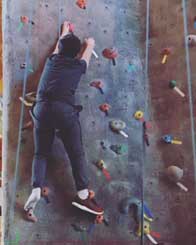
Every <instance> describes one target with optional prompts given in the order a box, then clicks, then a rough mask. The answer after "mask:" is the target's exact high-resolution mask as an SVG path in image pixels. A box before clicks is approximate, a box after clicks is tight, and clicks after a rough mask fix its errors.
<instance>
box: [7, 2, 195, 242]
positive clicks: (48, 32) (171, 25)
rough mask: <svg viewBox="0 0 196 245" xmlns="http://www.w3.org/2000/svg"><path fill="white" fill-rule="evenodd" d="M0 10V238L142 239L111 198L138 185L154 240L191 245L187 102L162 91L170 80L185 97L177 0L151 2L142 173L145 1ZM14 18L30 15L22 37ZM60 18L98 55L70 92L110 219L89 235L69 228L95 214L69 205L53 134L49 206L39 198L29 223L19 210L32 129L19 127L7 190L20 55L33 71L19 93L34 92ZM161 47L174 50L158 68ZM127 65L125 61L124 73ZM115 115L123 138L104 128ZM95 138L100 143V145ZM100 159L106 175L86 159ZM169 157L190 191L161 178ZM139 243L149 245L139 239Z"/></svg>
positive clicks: (68, 184)
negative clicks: (171, 141)
mask: <svg viewBox="0 0 196 245" xmlns="http://www.w3.org/2000/svg"><path fill="white" fill-rule="evenodd" d="M194 5H195V4H194V3H193V1H190V2H189V5H188V7H189V11H190V13H194V8H195V7H196V6H194ZM4 10H5V11H4V19H6V20H7V21H5V22H4V30H5V31H6V34H5V35H4V49H5V52H4V60H5V64H6V66H5V67H4V81H6V82H5V91H6V95H5V99H4V101H6V102H5V104H4V105H5V110H4V112H5V114H4V115H5V116H4V117H5V121H4V125H6V126H5V133H4V137H5V143H4V145H5V147H4V152H5V151H7V152H8V154H6V156H4V162H5V164H4V169H5V171H4V186H5V190H6V202H5V204H6V205H5V208H4V223H5V226H4V231H3V234H4V240H5V242H7V243H9V241H14V240H16V238H18V240H19V241H18V244H30V245H31V244H32V245H33V244H54V245H56V244H66V245H68V244H97V245H99V244H101V245H102V244H107V245H108V244H120V245H121V244H122V245H123V244H125V245H126V244H132V245H134V244H140V238H138V237H137V236H135V235H134V233H133V228H134V220H133V218H132V216H131V215H122V214H121V213H120V212H119V203H120V201H121V200H122V199H123V198H124V197H134V196H135V197H138V198H141V194H142V187H143V189H144V199H145V201H146V202H147V203H148V205H149V207H150V208H151V210H152V212H153V214H154V216H155V219H154V222H153V223H152V230H153V231H156V232H159V233H160V234H161V238H160V239H157V240H159V241H160V242H162V244H164V245H170V244H172V245H174V244H175V245H184V244H187V245H195V244H196V236H195V231H194V227H195V218H196V210H194V205H195V201H194V198H195V195H194V184H195V181H194V172H193V160H192V148H191V135H190V120H189V109H188V99H187V97H186V98H185V99H181V98H180V97H179V96H178V95H177V94H175V92H174V91H171V90H169V89H168V81H169V80H172V79H175V80H177V81H178V84H179V86H180V87H182V90H183V91H185V93H186V94H187V95H188V93H187V79H186V67H185V50H184V36H183V35H184V31H183V17H182V13H181V1H176V0H174V1H172V3H170V1H168V0H167V1H164V2H163V1H157V0H156V1H151V8H150V42H151V44H152V47H151V48H150V59H149V60H150V65H149V85H150V86H149V89H150V90H149V91H150V103H149V113H148V112H146V114H145V117H146V118H150V120H151V124H152V129H150V130H149V134H150V143H151V146H150V147H149V148H147V150H146V153H147V154H146V159H145V165H144V173H143V175H142V165H143V160H144V159H143V140H142V124H141V123H140V122H137V121H136V120H135V119H134V117H133V114H134V112H135V111H136V110H144V107H145V102H146V91H145V87H146V86H147V84H146V81H145V79H144V63H145V60H144V57H145V15H146V5H145V3H140V1H134V0H132V1H125V0H124V1H117V0H100V1H94V2H92V1H88V6H87V9H86V10H81V9H79V8H78V7H77V6H76V5H75V2H74V1H71V0H67V1H64V0H61V1H60V0H59V1H58V0H55V1H53V2H52V3H51V2H49V1H46V0H36V1H29V2H28V4H27V3H26V2H24V1H22V0H18V1H17V4H15V1H14V0H10V1H9V2H7V3H4ZM21 15H27V16H31V15H32V21H34V22H35V25H33V26H32V35H31V34H30V35H29V34H28V30H29V28H30V27H29V25H27V26H25V27H23V28H22V30H20V31H18V28H17V27H18V25H19V20H20V16H21ZM192 15H193V14H192ZM192 15H191V14H189V16H190V20H189V27H190V31H191V32H194V31H195V30H193V27H192V26H193V21H192V19H193V18H192V17H194V16H192ZM191 16H192V17H191ZM64 19H70V20H71V21H72V22H74V23H75V26H76V33H77V34H78V35H79V36H80V37H81V38H84V37H86V36H93V37H95V40H96V48H95V49H96V51H97V53H98V54H99V56H100V57H99V59H98V60H95V58H92V62H91V64H90V67H89V70H88V73H87V74H86V75H85V76H84V77H83V80H82V81H81V85H80V87H79V89H78V93H77V97H78V101H79V102H80V103H82V104H83V106H84V111H83V112H82V113H81V123H82V128H83V138H84V145H85V150H86V157H87V160H88V166H89V174H90V177H91V186H92V188H93V189H94V190H95V191H96V193H97V199H98V200H99V202H100V203H101V204H102V205H103V207H104V208H105V211H106V214H107V216H108V218H109V226H106V225H104V224H101V225H96V226H95V228H94V229H93V231H92V232H91V233H88V232H77V231H76V230H75V229H74V228H73V226H72V225H73V224H77V225H82V226H84V227H85V228H86V229H88V228H89V227H90V226H91V225H92V224H93V222H94V217H91V216H88V215H87V214H85V213H82V212H80V211H78V210H76V209H74V208H73V207H71V200H72V198H73V197H74V195H75V189H74V184H73V179H72V176H71V170H70V165H69V162H68V160H67V158H66V157H65V152H64V149H63V148H62V143H61V142H60V140H59V139H58V138H56V141H55V144H54V149H53V158H51V161H50V162H49V168H48V186H49V187H50V188H51V196H50V204H46V202H45V200H42V201H41V202H40V203H39V205H38V207H37V209H36V214H37V216H38V218H39V221H38V223H36V224H31V223H28V222H27V221H26V220H25V219H24V217H23V212H22V206H23V205H24V202H25V201H26V199H27V197H28V195H29V193H30V177H31V164H32V155H33V138H32V131H25V132H23V133H22V140H21V149H20V159H19V160H20V161H19V171H18V174H17V182H16V183H17V188H16V195H15V193H14V192H13V190H14V188H13V187H14V183H15V182H14V174H15V171H16V168H15V166H16V148H17V137H18V122H19V117H20V110H21V104H20V102H19V100H18V97H19V96H21V94H22V84H23V82H24V81H23V79H24V70H21V69H20V64H21V63H24V62H26V61H25V52H26V50H27V47H28V45H29V46H30V47H29V48H30V60H29V62H30V64H31V67H32V69H33V70H34V72H33V73H29V76H28V81H27V91H33V90H36V87H37V83H38V81H39V77H40V73H41V70H42V67H43V62H44V60H45V58H46V56H47V55H48V54H49V52H50V51H51V49H52V47H53V46H54V43H55V41H56V38H57V33H58V25H59V24H60V23H62V22H63V20H64ZM13 33H14V34H15V35H14V36H13ZM13 37H14V38H13ZM16 40H17V43H16ZM26 40H28V43H27V42H26ZM110 46H115V47H117V48H118V50H119V57H118V59H117V66H115V67H114V66H112V63H110V62H109V61H107V60H105V59H104V58H103V57H102V56H101V52H102V50H103V49H104V48H105V47H110ZM165 46H172V47H173V49H174V54H172V55H171V58H170V57H169V59H168V62H167V64H166V65H161V64H160V63H161V62H160V61H161V56H160V52H161V50H162V49H163V48H164V47H165ZM193 52H196V51H194V50H192V52H191V62H192V64H193V65H194V62H195V60H194V59H195V58H194V57H196V56H195V55H194V53H193ZM177 61H178V62H177ZM129 63H131V64H132V65H133V69H132V70H131V69H130V66H129ZM193 75H194V74H193ZM193 78H194V76H193ZM93 79H102V80H103V81H104V84H105V87H104V92H105V94H104V95H101V94H100V93H99V91H97V90H95V89H94V88H92V87H90V86H89V83H90V81H92V80H93ZM194 86H195V85H194ZM147 87H148V86H147ZM104 102H107V103H109V104H110V105H111V106H112V108H111V111H110V113H109V116H108V117H106V116H105V115H104V114H102V112H100V111H99V108H98V107H99V105H100V104H102V103H104ZM113 118H119V119H122V120H124V121H125V122H126V123H127V128H126V129H125V131H126V132H127V133H128V134H129V136H130V137H129V139H128V140H126V139H125V138H123V137H122V136H120V135H116V134H114V133H113V132H111V131H110V129H109V127H108V122H109V121H110V120H111V119H113ZM28 120H29V116H28V110H27V109H25V116H24V123H26V122H27V121H28ZM166 133H171V134H173V135H175V136H176V137H178V138H179V139H182V141H183V145H182V146H176V145H165V144H163V143H162V142H161V140H160V138H161V136H162V135H164V134H166ZM101 141H103V142H104V144H105V146H106V149H103V148H102V146H101V144H100V143H101ZM113 144H121V145H122V146H124V149H125V151H124V153H123V154H122V155H117V154H116V153H114V152H113V151H111V149H110V146H111V145H113ZM99 159H103V160H104V161H105V163H106V165H107V169H108V171H109V172H110V174H111V177H112V179H111V181H110V182H108V181H107V180H106V179H105V177H104V176H103V174H102V173H101V172H100V171H99V170H98V169H97V168H96V167H95V166H94V162H95V161H97V160H99ZM171 164H176V165H177V166H180V167H182V168H183V169H184V175H185V176H184V179H183V183H186V185H187V186H188V188H189V192H188V193H183V192H182V191H180V190H179V189H178V187H176V186H175V184H173V183H170V182H169V181H168V180H167V178H165V176H164V170H165V168H166V167H167V166H169V165H171ZM5 166H6V168H5ZM15 196H16V199H15V198H14V197H15ZM13 217H14V219H13ZM7 243H5V244H7ZM144 244H150V243H149V241H148V240H147V239H146V238H145V240H144ZM160 244H161V243H160Z"/></svg>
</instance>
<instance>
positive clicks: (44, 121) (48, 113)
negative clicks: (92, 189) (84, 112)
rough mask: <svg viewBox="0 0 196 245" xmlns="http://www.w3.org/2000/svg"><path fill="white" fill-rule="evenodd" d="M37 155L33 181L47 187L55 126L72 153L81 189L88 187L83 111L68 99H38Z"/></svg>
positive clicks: (73, 168) (36, 112) (34, 113)
mask: <svg viewBox="0 0 196 245" xmlns="http://www.w3.org/2000/svg"><path fill="white" fill-rule="evenodd" d="M32 114H33V116H32V117H33V121H34V147H35V153H34V159H33V167H32V185H33V187H34V188H36V187H43V185H44V183H45V176H46V167H47V160H48V157H49V156H50V154H51V151H52V145H53V141H54V136H55V129H58V130H59V133H60V137H61V139H62V141H63V144H64V146H65V149H66V151H67V153H68V156H69V159H70V162H71V166H72V172H73V176H74V180H75V184H76V188H77V190H78V191H79V190H82V189H86V188H88V184H89V181H88V178H87V166H86V160H85V156H84V150H83V145H82V135H81V126H80V122H79V113H78V112H77V111H75V110H74V108H73V107H72V106H70V105H68V104H66V103H65V102H59V101H58V102H50V103H49V102H38V103H36V105H35V107H34V109H33V113H32Z"/></svg>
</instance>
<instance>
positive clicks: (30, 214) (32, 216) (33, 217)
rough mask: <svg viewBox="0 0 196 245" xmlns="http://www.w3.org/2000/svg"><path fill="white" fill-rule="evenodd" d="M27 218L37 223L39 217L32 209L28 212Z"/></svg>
mask: <svg viewBox="0 0 196 245" xmlns="http://www.w3.org/2000/svg"><path fill="white" fill-rule="evenodd" d="M26 217H27V219H28V220H29V221H31V222H37V221H38V220H37V217H36V216H35V215H34V213H33V209H30V210H28V211H27V212H26Z"/></svg>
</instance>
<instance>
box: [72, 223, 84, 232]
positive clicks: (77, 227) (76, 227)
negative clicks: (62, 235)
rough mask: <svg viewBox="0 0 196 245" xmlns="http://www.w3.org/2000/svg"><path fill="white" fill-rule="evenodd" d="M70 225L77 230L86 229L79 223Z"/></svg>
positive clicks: (82, 230)
mask: <svg viewBox="0 0 196 245" xmlns="http://www.w3.org/2000/svg"><path fill="white" fill-rule="evenodd" d="M71 226H72V227H73V228H74V230H75V231H77V232H84V231H86V227H84V226H82V225H80V224H71Z"/></svg>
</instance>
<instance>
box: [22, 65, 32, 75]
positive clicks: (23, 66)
mask: <svg viewBox="0 0 196 245" xmlns="http://www.w3.org/2000/svg"><path fill="white" fill-rule="evenodd" d="M26 67H27V64H26V63H23V64H20V69H25V68H26ZM28 71H29V72H32V73H33V72H34V71H33V69H32V68H31V67H28Z"/></svg>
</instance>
